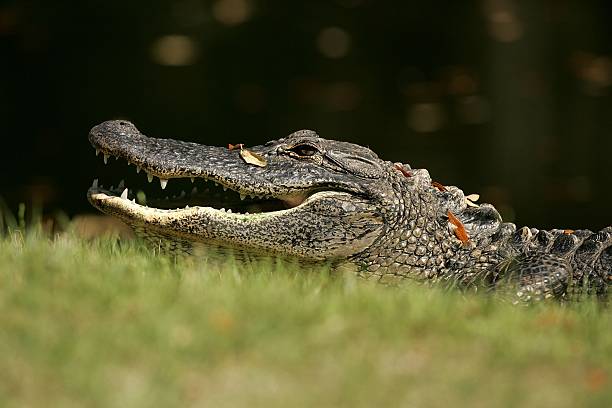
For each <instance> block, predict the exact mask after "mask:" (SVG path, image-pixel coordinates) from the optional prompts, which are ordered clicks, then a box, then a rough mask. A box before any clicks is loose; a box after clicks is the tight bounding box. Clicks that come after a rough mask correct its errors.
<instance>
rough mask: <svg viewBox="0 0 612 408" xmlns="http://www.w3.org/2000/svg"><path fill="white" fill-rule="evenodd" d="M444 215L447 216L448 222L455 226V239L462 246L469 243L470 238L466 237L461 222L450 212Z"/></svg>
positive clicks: (466, 234)
mask: <svg viewBox="0 0 612 408" xmlns="http://www.w3.org/2000/svg"><path fill="white" fill-rule="evenodd" d="M446 215H447V216H448V222H450V223H451V224H453V225H454V226H455V236H456V237H457V239H459V241H461V243H462V244H463V245H467V243H468V242H469V241H470V237H469V236H468V233H467V231H466V230H465V227H464V226H463V224H462V223H461V221H459V218H457V217H455V215H454V214H453V213H452V212H450V211H447V212H446Z"/></svg>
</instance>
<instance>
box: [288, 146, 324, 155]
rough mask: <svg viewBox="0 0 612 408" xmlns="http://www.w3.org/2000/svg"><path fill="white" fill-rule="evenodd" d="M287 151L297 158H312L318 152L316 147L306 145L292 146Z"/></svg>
mask: <svg viewBox="0 0 612 408" xmlns="http://www.w3.org/2000/svg"><path fill="white" fill-rule="evenodd" d="M289 151H290V152H293V153H295V154H297V155H298V156H302V157H308V156H314V155H315V154H317V152H318V150H317V149H316V147H313V146H311V145H307V144H301V145H297V146H294V147H292V148H291V149H289Z"/></svg>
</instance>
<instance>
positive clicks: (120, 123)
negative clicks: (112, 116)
mask: <svg viewBox="0 0 612 408" xmlns="http://www.w3.org/2000/svg"><path fill="white" fill-rule="evenodd" d="M119 125H120V126H127V122H123V121H121V122H119Z"/></svg>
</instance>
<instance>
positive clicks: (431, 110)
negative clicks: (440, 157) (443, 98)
mask: <svg viewBox="0 0 612 408" xmlns="http://www.w3.org/2000/svg"><path fill="white" fill-rule="evenodd" d="M407 121H408V126H409V127H410V128H411V129H412V130H414V131H415V132H419V133H431V132H435V131H437V130H440V128H441V127H442V125H443V124H444V112H443V110H442V106H441V105H440V104H439V103H416V104H414V105H411V106H409V107H408V112H407Z"/></svg>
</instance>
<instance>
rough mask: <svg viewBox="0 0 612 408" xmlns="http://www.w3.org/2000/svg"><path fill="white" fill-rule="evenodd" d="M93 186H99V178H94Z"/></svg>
mask: <svg viewBox="0 0 612 408" xmlns="http://www.w3.org/2000/svg"><path fill="white" fill-rule="evenodd" d="M91 186H92V187H93V188H98V179H94V181H93V184H92V185H91Z"/></svg>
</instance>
